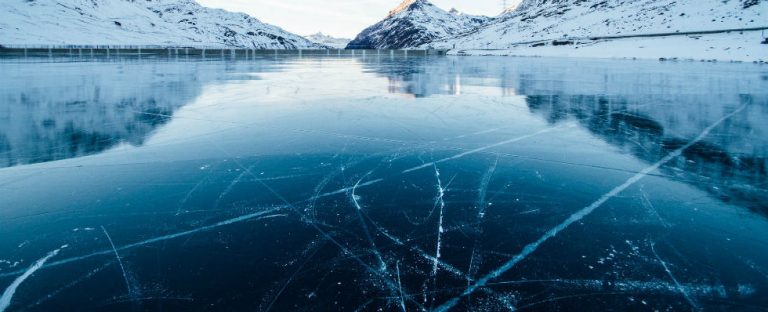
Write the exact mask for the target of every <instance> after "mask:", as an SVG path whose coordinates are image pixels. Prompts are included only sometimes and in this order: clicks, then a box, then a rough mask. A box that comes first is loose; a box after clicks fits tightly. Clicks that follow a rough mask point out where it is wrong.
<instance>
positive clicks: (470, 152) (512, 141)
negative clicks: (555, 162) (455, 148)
mask: <svg viewBox="0 0 768 312" xmlns="http://www.w3.org/2000/svg"><path fill="white" fill-rule="evenodd" d="M555 129H558V127H556V128H546V129H543V130H539V131H536V132H534V133H531V134H527V135H524V136H520V137H516V138H514V139H509V140H506V141H501V142H499V143H495V144H491V145H487V146H483V147H479V148H476V149H472V150H468V151H466V152H463V153H459V154H456V155H453V156H451V157H447V158H443V159H440V160H436V161H433V162H428V163H425V164H423V165H420V166H416V167H413V168H410V169H406V170H403V173H409V172H413V171H417V170H421V169H424V168H427V167H432V166H434V165H437V164H440V163H444V162H446V161H450V160H454V159H459V158H462V157H464V156H468V155H472V154H476V153H479V152H482V151H485V150H489V149H492V148H494V147H499V146H502V145H507V144H510V143H515V142H519V141H522V140H525V139H528V138H532V137H535V136H537V135H541V134H544V133H547V132H552V131H554V130H555Z"/></svg>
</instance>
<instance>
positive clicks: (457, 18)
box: [347, 0, 490, 49]
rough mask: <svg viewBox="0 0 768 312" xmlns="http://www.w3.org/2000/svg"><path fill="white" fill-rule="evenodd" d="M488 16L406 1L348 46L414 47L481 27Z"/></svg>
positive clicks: (363, 47) (373, 47) (422, 1)
mask: <svg viewBox="0 0 768 312" xmlns="http://www.w3.org/2000/svg"><path fill="white" fill-rule="evenodd" d="M489 20H490V18H488V17H485V16H474V15H467V14H462V13H460V12H458V11H456V10H455V9H453V10H451V11H450V12H446V11H445V10H442V9H440V8H438V7H437V6H435V5H434V4H432V3H430V2H429V1H427V0H405V1H404V2H403V3H402V4H400V6H399V7H397V8H396V9H394V10H392V11H390V12H389V15H388V16H387V17H386V18H385V19H384V20H382V21H380V22H378V23H376V24H375V25H373V26H371V27H368V28H366V29H365V30H363V32H361V33H360V34H359V35H357V37H356V38H355V39H354V40H352V42H350V43H349V45H347V48H348V49H402V48H410V47H416V46H419V45H423V44H426V43H429V42H431V41H434V40H436V39H438V38H444V37H452V36H456V35H458V34H460V33H462V32H466V31H469V30H472V29H474V28H476V27H479V26H482V25H484V24H486V23H488V21H489Z"/></svg>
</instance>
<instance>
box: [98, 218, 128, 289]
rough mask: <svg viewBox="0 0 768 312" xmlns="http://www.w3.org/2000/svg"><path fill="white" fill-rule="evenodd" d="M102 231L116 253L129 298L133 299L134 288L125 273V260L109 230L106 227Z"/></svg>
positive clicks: (102, 227)
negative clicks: (121, 256)
mask: <svg viewBox="0 0 768 312" xmlns="http://www.w3.org/2000/svg"><path fill="white" fill-rule="evenodd" d="M101 230H102V231H104V235H105V236H106V237H107V240H108V241H109V245H110V246H112V251H114V252H115V258H117V264H119V265H120V270H121V271H123V280H125V289H126V290H127V291H128V296H129V297H133V295H134V293H133V288H132V287H131V283H130V282H129V281H128V274H127V273H126V272H125V266H124V265H123V259H122V258H120V253H118V252H117V248H116V247H115V243H114V242H113V241H112V237H111V236H109V232H107V229H106V228H105V227H104V226H101Z"/></svg>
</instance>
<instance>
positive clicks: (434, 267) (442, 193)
mask: <svg viewBox="0 0 768 312" xmlns="http://www.w3.org/2000/svg"><path fill="white" fill-rule="evenodd" d="M435 178H437V202H438V204H439V205H440V214H439V217H438V221H437V247H435V261H434V262H433V265H432V277H433V278H434V277H435V275H436V274H437V264H438V261H439V260H440V247H441V245H442V236H443V232H444V231H445V229H443V211H444V210H445V201H444V200H443V196H445V189H443V183H442V182H441V181H440V171H439V170H438V169H437V167H435Z"/></svg>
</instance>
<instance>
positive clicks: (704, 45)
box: [448, 31, 768, 63]
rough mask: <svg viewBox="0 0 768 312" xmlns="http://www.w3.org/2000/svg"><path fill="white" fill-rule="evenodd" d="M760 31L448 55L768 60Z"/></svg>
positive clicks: (458, 51) (527, 46)
mask: <svg viewBox="0 0 768 312" xmlns="http://www.w3.org/2000/svg"><path fill="white" fill-rule="evenodd" d="M763 40H765V39H764V38H763V37H762V34H761V32H760V31H749V32H741V33H738V32H736V33H722V34H706V35H686V36H666V37H645V38H625V39H606V40H584V41H560V42H562V43H561V44H560V45H553V44H552V43H551V42H550V43H547V44H520V45H516V46H512V47H510V48H501V49H471V48H470V49H454V50H451V51H450V52H448V54H449V55H491V56H541V57H576V58H622V59H661V60H691V61H725V62H729V61H733V62H757V63H762V62H768V44H762V43H761V42H762V41H763Z"/></svg>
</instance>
